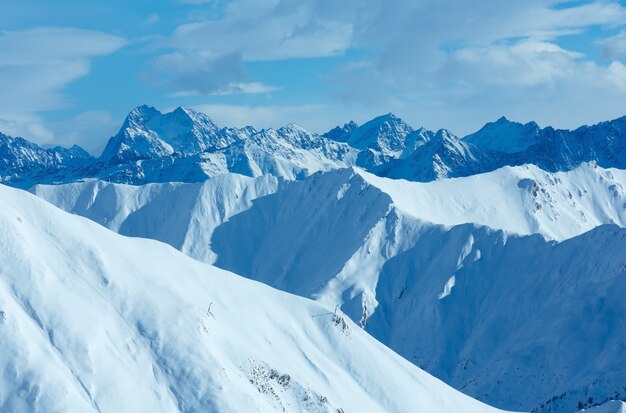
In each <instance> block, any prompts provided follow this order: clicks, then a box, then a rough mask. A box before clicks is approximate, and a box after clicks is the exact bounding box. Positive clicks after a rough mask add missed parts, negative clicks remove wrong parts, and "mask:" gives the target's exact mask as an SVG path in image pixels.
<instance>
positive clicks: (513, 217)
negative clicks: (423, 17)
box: [31, 164, 626, 270]
mask: <svg viewBox="0 0 626 413" xmlns="http://www.w3.org/2000/svg"><path fill="white" fill-rule="evenodd" d="M354 174H357V175H358V176H360V177H361V179H362V180H363V182H362V183H359V185H368V186H371V187H372V189H373V190H374V191H375V192H376V193H378V192H381V193H383V194H386V195H387V196H388V197H389V198H390V200H391V202H392V203H393V205H394V207H395V208H397V209H398V210H400V211H401V212H402V214H404V215H406V216H410V217H414V218H418V219H420V220H423V221H427V222H431V223H435V224H442V225H446V226H452V225H459V224H464V223H476V224H479V225H486V226H488V227H491V228H495V229H502V230H505V231H507V232H511V233H517V234H525V235H526V234H541V235H542V236H544V237H546V238H548V239H555V240H563V239H566V238H571V237H573V236H576V235H579V234H581V233H583V232H585V231H588V230H590V229H592V228H594V227H596V226H598V225H602V224H610V223H615V224H618V225H620V226H624V227H626V207H625V206H624V205H625V204H626V194H625V193H624V187H626V173H625V172H624V171H622V170H616V169H603V168H599V167H596V166H594V165H588V164H586V165H583V166H581V167H579V168H577V169H574V170H572V171H570V172H558V173H548V172H545V171H542V170H540V169H538V168H537V167H535V166H532V165H526V166H521V167H505V168H502V169H499V170H497V171H494V172H489V173H485V174H479V175H474V176H471V177H464V178H455V179H445V180H438V181H433V182H428V183H419V182H409V181H402V180H392V179H387V178H380V177H377V176H375V175H373V174H370V173H367V172H364V171H362V170H360V169H354V170H347V172H344V171H341V170H340V171H336V172H332V173H331V174H330V175H329V176H334V177H335V178H333V179H331V178H328V181H329V182H330V181H331V180H332V181H333V185H335V186H339V187H344V188H347V187H348V186H349V185H350V182H349V181H350V180H354V179H357V178H356V177H354V178H352V176H353V175H354ZM310 179H313V180H315V179H316V178H310ZM335 181H336V182H335ZM344 185H345V186H344ZM286 186H289V185H287V184H286V183H283V184H282V185H281V184H280V180H279V179H278V178H275V177H273V176H270V175H265V176H262V177H259V178H249V177H245V176H241V175H238V174H223V175H219V176H216V177H214V178H210V179H208V180H206V181H204V182H202V183H189V184H184V183H164V184H149V185H143V186H131V185H124V184H113V183H107V182H102V181H86V182H77V183H73V184H65V185H36V186H35V187H33V188H32V189H31V192H33V193H35V194H37V195H38V196H40V197H42V198H44V199H46V200H48V201H49V202H51V203H53V204H54V205H56V206H58V207H60V208H62V209H64V210H66V211H69V212H72V213H76V214H79V215H83V216H86V217H87V218H90V219H92V220H94V221H96V222H98V223H99V224H102V225H104V226H106V227H108V228H109V229H112V230H114V231H117V232H119V233H121V234H123V235H129V236H139V237H145V238H153V239H157V240H159V241H163V242H166V243H168V244H170V245H172V246H173V247H175V248H177V249H179V250H181V251H183V252H184V253H185V254H187V255H190V256H192V257H194V258H196V259H199V260H201V261H204V262H208V263H213V262H214V261H215V254H214V253H213V251H212V250H211V237H212V235H213V230H214V229H215V228H216V227H217V226H219V225H221V224H222V223H223V222H225V221H226V220H227V219H229V218H230V217H231V216H233V215H235V214H237V213H239V212H241V211H243V210H246V209H248V208H249V207H250V206H251V205H252V201H253V200H254V199H256V198H258V197H262V196H265V195H269V194H272V193H274V192H276V191H277V190H279V189H280V188H283V187H286ZM296 186H298V184H296ZM303 187H304V188H306V185H305V186H303ZM329 190H330V189H329ZM337 191H339V190H337ZM343 191H345V189H344V190H343ZM305 196H306V199H303V200H302V202H305V203H308V204H310V205H313V204H315V205H318V210H319V209H323V208H324V207H323V202H324V201H323V200H317V199H314V198H313V197H312V196H310V195H309V194H308V193H306V194H305ZM321 196H322V197H323V198H328V194H326V193H324V194H322V195H321ZM330 200H332V198H330ZM281 202H282V201H281ZM320 202H322V205H319V204H320ZM368 202H371V201H368ZM357 203H358V205H354V206H352V207H351V212H350V213H351V214H355V213H357V211H359V209H360V208H363V207H364V205H363V201H362V200H360V199H359V200H357V201H356V202H355V204H357ZM294 207H295V206H294ZM370 207H371V206H370ZM388 207H389V201H385V203H384V207H383V208H382V209H381V213H379V214H377V215H375V216H376V217H377V219H380V217H381V216H383V214H382V211H386V209H387V208H388ZM312 212H313V210H312ZM260 219H261V218H260ZM294 219H299V217H295V218H294ZM305 219H309V218H305ZM348 219H350V217H348ZM345 222H347V221H345ZM293 225H295V226H298V225H299V223H298V222H294V223H293ZM337 225H342V224H337ZM250 226H251V227H254V225H253V224H252V223H251V224H250ZM371 226H372V223H365V224H363V225H360V224H358V223H357V224H355V226H354V228H350V229H349V230H346V231H349V233H351V234H360V235H359V238H357V239H356V240H355V242H356V244H360V243H361V242H362V240H363V237H364V235H365V232H364V231H368V230H369V229H370V228H371ZM251 231H254V229H251ZM307 242H308V240H307V239H304V238H303V240H302V249H305V248H306V244H307ZM333 249H334V248H333ZM344 262H345V261H344ZM335 270H336V269H335Z"/></svg>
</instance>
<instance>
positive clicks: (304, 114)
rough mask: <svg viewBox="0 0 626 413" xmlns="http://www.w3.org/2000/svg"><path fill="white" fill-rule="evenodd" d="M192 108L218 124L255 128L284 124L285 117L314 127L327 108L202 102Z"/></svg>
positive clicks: (320, 106) (321, 106)
mask: <svg viewBox="0 0 626 413" xmlns="http://www.w3.org/2000/svg"><path fill="white" fill-rule="evenodd" d="M193 108H194V109H196V110H198V111H200V112H203V113H206V114H207V115H209V116H210V117H211V118H212V119H214V120H215V121H216V122H218V123H219V124H220V125H228V126H235V127H244V126H248V125H252V126H254V127H255V128H277V127H280V126H283V125H284V123H285V119H290V120H289V122H294V123H297V124H299V125H302V126H303V127H305V128H308V127H312V126H313V127H314V126H315V125H317V124H318V123H317V122H319V121H320V119H319V115H320V113H321V112H324V111H326V110H327V108H326V107H325V106H324V105H300V106H272V105H270V106H248V105H225V104H202V105H195V106H193ZM315 129H316V128H315ZM315 129H313V130H315Z"/></svg>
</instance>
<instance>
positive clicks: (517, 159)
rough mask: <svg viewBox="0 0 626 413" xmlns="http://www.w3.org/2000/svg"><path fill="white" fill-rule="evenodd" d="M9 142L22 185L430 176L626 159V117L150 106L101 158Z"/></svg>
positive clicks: (14, 181) (13, 174)
mask: <svg viewBox="0 0 626 413" xmlns="http://www.w3.org/2000/svg"><path fill="white" fill-rule="evenodd" d="M1 148H4V149H2V151H3V152H6V153H7V155H6V156H4V157H3V158H2V159H3V161H4V165H2V170H1V171H0V172H1V173H2V175H1V176H0V179H1V182H4V183H6V184H9V185H13V186H20V187H29V186H31V185H33V184H36V183H68V182H74V181H77V180H81V179H85V178H99V179H102V180H106V181H110V182H117V183H127V184H135V185H140V184H144V183H151V182H174V181H176V182H178V181H182V182H200V181H203V180H205V179H207V178H209V177H212V176H216V175H220V174H224V173H228V172H234V173H239V174H243V175H247V176H252V177H256V176H260V175H262V174H267V173H269V174H273V175H276V176H279V177H283V178H286V179H290V180H293V179H301V178H303V177H306V176H309V175H311V174H312V173H315V172H317V171H327V170H331V169H338V168H345V167H349V166H354V165H356V166H359V167H361V168H364V169H366V170H368V171H370V172H372V173H374V174H377V175H379V176H386V177H391V178H400V179H407V180H412V181H420V182H428V181H432V180H436V179H441V178H449V177H461V176H470V175H474V174H478V173H483V172H489V171H493V170H495V169H498V168H501V167H503V166H507V165H508V166H517V165H524V164H534V165H537V166H539V167H540V168H542V169H544V170H547V171H552V172H555V171H567V170H571V169H573V168H575V167H577V166H578V165H580V164H581V163H585V162H596V163H597V164H598V165H600V166H603V167H615V168H626V117H624V118H620V119H616V120H613V121H610V122H603V123H599V124H597V125H594V126H583V127H581V128H578V129H576V130H574V131H567V130H555V129H552V128H550V127H548V128H544V129H541V128H539V126H538V125H537V124H536V123H534V122H531V123H528V124H525V125H522V124H520V123H516V122H510V121H508V120H507V119H506V118H501V119H499V120H498V121H496V122H492V123H488V124H487V125H485V126H484V127H483V128H482V129H481V130H479V131H478V132H476V133H474V134H471V135H469V136H466V137H465V138H459V137H457V136H455V135H454V134H452V133H451V132H450V131H447V130H445V129H441V130H438V131H437V132H432V131H428V130H426V129H423V128H420V129H413V128H412V127H411V126H409V125H408V124H406V123H405V122H404V121H402V119H400V118H398V117H397V116H395V115H393V114H391V113H389V114H386V115H383V116H379V117H376V118H374V119H372V120H370V121H369V122H366V123H365V124H363V125H361V126H359V125H357V124H356V123H354V122H349V123H347V124H345V125H344V126H343V127H336V128H334V129H332V130H331V131H329V132H327V133H325V134H323V135H318V134H315V133H310V132H307V131H305V130H304V129H302V128H300V127H298V126H296V125H293V124H288V125H287V126H284V127H282V128H278V129H267V130H262V131H257V130H255V129H254V128H253V127H245V128H241V129H237V128H228V127H218V126H217V125H216V124H215V123H214V122H213V121H212V120H211V119H210V118H209V117H208V116H207V115H205V114H202V113H199V112H196V111H194V110H191V109H184V108H180V107H179V108H177V109H175V110H174V111H172V112H169V113H161V112H159V111H158V110H157V109H155V108H153V107H150V106H146V105H144V106H139V107H137V108H135V109H134V110H132V111H131V112H130V114H129V115H128V116H127V118H126V120H125V121H124V123H123V125H122V128H121V129H120V131H119V132H118V133H117V134H116V135H115V136H113V137H112V138H111V139H110V140H109V142H108V144H107V146H106V148H105V149H104V151H103V153H102V154H101V156H100V157H99V158H93V157H90V156H89V155H88V154H86V152H84V151H83V150H82V149H80V148H78V147H73V148H71V149H62V148H55V149H52V150H45V149H42V148H40V147H38V146H37V145H34V144H32V143H29V142H27V141H25V140H23V139H21V138H9V137H6V136H4V135H2V137H1V139H0V149H1ZM51 158H54V159H51Z"/></svg>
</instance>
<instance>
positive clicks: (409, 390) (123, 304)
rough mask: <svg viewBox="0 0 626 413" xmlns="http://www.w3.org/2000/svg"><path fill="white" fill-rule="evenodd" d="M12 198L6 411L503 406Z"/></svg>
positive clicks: (336, 328)
mask: <svg viewBox="0 0 626 413" xmlns="http://www.w3.org/2000/svg"><path fill="white" fill-rule="evenodd" d="M0 203H1V204H2V208H0V228H1V229H0V262H2V266H1V267H0V306H1V309H0V310H1V311H2V312H1V313H0V331H1V332H2V334H0V346H1V348H2V349H3V351H2V352H0V366H2V367H1V369H2V371H3V374H2V376H1V378H0V410H2V411H12V412H37V411H45V412H54V411H59V412H65V411H82V412H89V411H94V412H95V411H97V412H119V411H136V412H139V411H146V412H148V411H149V412H152V411H189V412H195V411H198V412H199V411H203V412H206V411H275V410H276V411H282V410H286V411H327V412H331V411H332V412H336V411H346V412H349V411H394V412H396V411H397V412H401V411H402V412H434V411H437V412H460V411H462V412H491V411H495V410H494V409H492V408H490V407H488V406H486V405H484V404H481V403H479V402H477V401H474V400H472V399H470V398H469V397H467V396H464V395H462V394H461V393H459V392H457V391H454V390H452V389H451V388H449V387H448V386H446V385H445V384H443V383H442V382H440V381H439V380H437V379H434V378H433V377H431V376H429V375H428V374H426V373H424V372H422V371H421V370H419V369H417V368H416V367H414V366H413V365H411V364H410V363H409V362H407V361H405V360H403V359H402V358H400V357H398V356H397V355H395V354H394V353H392V352H391V351H389V350H388V349H386V348H385V347H384V346H382V345H381V344H379V343H377V342H376V341H375V340H373V339H372V338H371V337H369V336H368V335H367V334H366V333H364V332H362V331H361V330H360V329H359V328H358V327H356V326H355V325H354V324H352V322H350V321H349V320H345V319H343V318H342V317H341V313H338V314H339V315H338V316H337V317H334V316H333V314H332V313H329V310H328V309H327V308H324V307H322V306H321V305H319V304H317V303H314V302H312V301H309V300H307V299H304V298H299V297H295V296H290V295H288V294H286V293H282V292H279V291H276V290H273V289H271V288H269V287H267V286H264V285H261V284H258V283H255V282H252V281H249V280H245V279H243V278H240V277H237V276H236V275H234V274H231V273H228V272H226V271H223V270H219V269H217V268H214V267H211V266H209V265H206V264H202V263H200V262H198V261H195V260H192V259H190V258H187V257H185V256H184V255H183V254H181V253H179V252H178V251H176V250H174V249H172V248H170V247H168V246H166V245H164V244H161V243H159V242H155V241H151V240H142V239H134V238H125V237H122V236H120V235H117V234H115V233H113V232H111V231H108V230H106V229H104V228H102V227H101V226H99V225H97V224H94V223H92V222H90V221H88V220H86V219H84V218H81V217H77V216H72V215H70V214H67V213H65V212H63V211H61V210H58V209H56V208H54V207H53V206H51V205H50V204H48V203H46V202H44V201H42V200H40V199H38V198H36V197H34V196H32V195H30V194H28V193H26V192H23V191H19V190H16V189H10V188H8V187H4V186H0ZM344 323H345V324H344Z"/></svg>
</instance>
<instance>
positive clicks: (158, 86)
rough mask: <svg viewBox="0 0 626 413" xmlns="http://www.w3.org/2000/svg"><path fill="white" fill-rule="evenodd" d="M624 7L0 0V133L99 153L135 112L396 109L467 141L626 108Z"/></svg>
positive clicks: (502, 1) (481, 1)
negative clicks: (510, 125)
mask: <svg viewBox="0 0 626 413" xmlns="http://www.w3.org/2000/svg"><path fill="white" fill-rule="evenodd" d="M625 63H626V3H625V2H619V1H608V0H607V1H567V2H562V1H548V0H526V1H507V0H476V1H471V2H470V1H461V0H390V1H373V0H359V1H357V0H343V1H340V0H334V1H327V0H299V1H291V0H272V1H262V0H215V1H213V0H164V1H159V2H156V1H147V0H138V1H132V2H128V1H119V0H109V1H107V2H102V1H88V0H81V1H79V0H64V1H62V2H61V1H59V2H56V1H55V2H50V1H41V0H39V1H35V0H19V1H16V0H2V2H0V95H1V96H2V99H0V131H3V132H5V133H9V134H13V135H21V136H24V137H26V138H29V139H32V140H34V141H36V142H38V143H41V144H64V145H69V144H72V143H79V144H81V145H83V146H85V147H86V148H87V149H88V150H90V151H92V152H94V153H97V152H98V151H100V150H101V148H102V147H103V145H104V143H105V142H106V140H107V138H108V137H110V136H111V135H113V134H114V133H115V132H116V131H117V129H118V128H119V126H120V125H121V122H122V120H123V118H124V116H125V115H126V113H127V112H128V111H129V110H131V109H132V108H133V107H134V106H137V105H140V104H143V103H147V104H150V105H153V106H155V107H157V108H159V109H161V110H163V111H165V110H169V109H172V108H175V107H176V106H187V107H193V108H196V109H198V110H201V111H203V112H205V113H207V114H209V115H210V116H211V117H212V118H213V119H214V120H215V121H216V122H217V123H218V124H221V125H228V126H244V125H246V124H252V125H254V126H256V127H259V128H260V127H270V126H274V127H275V126H280V125H282V124H285V123H287V122H295V123H298V124H300V125H302V126H303V127H305V128H307V129H309V130H312V131H316V132H323V131H325V130H327V129H329V128H331V127H332V126H334V125H336V124H342V123H344V122H347V121H348V120H355V121H357V122H364V121H366V120H368V119H370V118H372V117H374V116H376V115H378V114H382V113H387V112H393V113H396V114H397V115H399V116H401V117H402V118H403V119H405V120H406V121H407V122H409V123H410V124H412V125H413V126H416V127H417V126H425V127H427V128H430V129H438V128H442V127H443V128H447V129H450V130H451V131H452V132H454V133H456V134H459V135H464V134H467V133H470V132H472V131H474V130H476V129H478V128H479V127H480V126H481V125H482V124H484V123H485V122H487V121H490V120H494V119H496V118H498V117H499V116H501V115H505V116H507V117H508V118H510V119H514V120H519V121H523V122H526V121H530V120H535V121H537V122H538V123H539V124H541V125H544V126H545V125H553V126H555V127H566V128H572V127H576V126H578V125H581V124H585V123H594V122H598V121H601V120H607V119H611V118H615V117H618V116H622V115H626V65H625Z"/></svg>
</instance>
